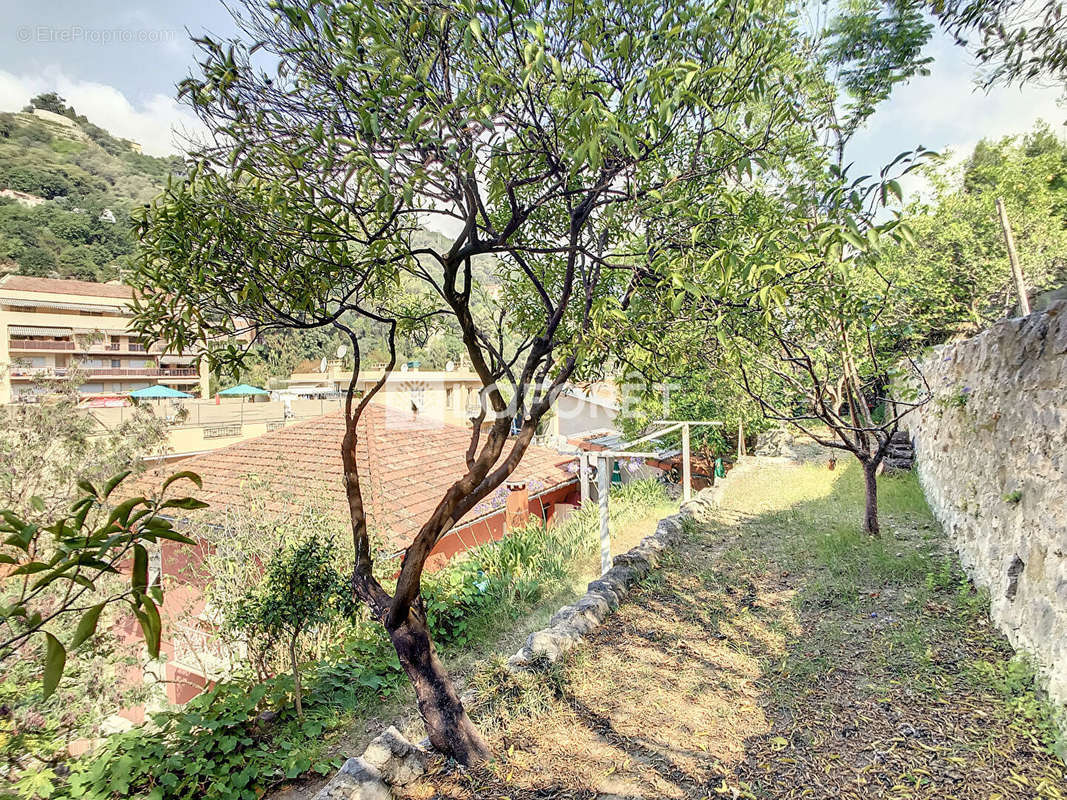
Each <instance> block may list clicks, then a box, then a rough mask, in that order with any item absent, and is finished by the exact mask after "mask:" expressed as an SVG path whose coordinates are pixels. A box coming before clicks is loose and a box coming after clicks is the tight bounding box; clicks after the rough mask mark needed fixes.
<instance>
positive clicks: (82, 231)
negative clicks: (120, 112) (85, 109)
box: [0, 92, 183, 281]
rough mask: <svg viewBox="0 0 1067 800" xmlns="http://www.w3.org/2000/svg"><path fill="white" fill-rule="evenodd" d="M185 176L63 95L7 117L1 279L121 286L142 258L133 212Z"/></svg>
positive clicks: (1, 149)
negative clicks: (136, 253) (5, 275)
mask: <svg viewBox="0 0 1067 800" xmlns="http://www.w3.org/2000/svg"><path fill="white" fill-rule="evenodd" d="M182 168H183V164H182V160H181V158H179V157H177V156H172V157H170V158H157V157H153V156H146V155H144V154H142V153H141V152H140V146H139V145H138V144H137V143H136V142H131V141H129V140H126V139H120V138H118V137H116V136H114V135H112V134H111V133H109V132H108V131H106V130H104V129H103V128H102V127H100V126H98V125H95V124H93V123H92V122H90V121H89V120H88V119H86V118H85V117H84V116H82V115H79V114H78V113H77V112H76V111H75V109H74V108H73V107H71V106H67V105H65V104H64V101H63V98H61V97H59V96H58V95H56V94H55V93H54V92H50V93H47V94H42V95H39V96H37V97H35V98H33V99H32V100H31V101H30V104H29V105H28V106H26V107H25V108H24V109H23V110H22V111H19V112H15V113H0V192H2V193H3V195H4V196H0V270H2V271H3V272H17V273H19V274H22V275H37V276H44V277H52V278H77V279H80V280H90V281H94V280H95V281H109V280H115V279H116V278H118V277H119V275H120V274H121V272H122V270H123V269H124V268H125V266H126V265H127V260H128V259H129V257H130V256H131V255H132V253H133V250H134V238H133V233H132V231H131V229H130V225H129V224H127V221H128V219H129V215H130V211H131V210H132V209H133V208H134V207H135V206H139V205H142V204H144V203H147V202H149V201H150V200H151V199H152V198H153V197H154V196H155V195H156V194H157V193H158V192H159V191H160V189H161V188H162V186H163V184H164V182H165V181H166V177H167V175H168V174H170V173H178V172H181V170H182ZM4 190H7V191H4Z"/></svg>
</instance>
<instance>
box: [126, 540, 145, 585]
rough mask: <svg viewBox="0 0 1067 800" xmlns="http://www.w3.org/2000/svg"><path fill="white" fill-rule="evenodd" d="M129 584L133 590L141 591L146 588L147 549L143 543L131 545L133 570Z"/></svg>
mask: <svg viewBox="0 0 1067 800" xmlns="http://www.w3.org/2000/svg"><path fill="white" fill-rule="evenodd" d="M130 585H131V586H132V587H133V588H134V590H135V591H138V592H143V591H144V590H145V589H147V588H148V551H147V550H146V549H145V547H144V545H143V544H135V545H134V546H133V572H132V573H131V575H130Z"/></svg>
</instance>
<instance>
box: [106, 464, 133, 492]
mask: <svg viewBox="0 0 1067 800" xmlns="http://www.w3.org/2000/svg"><path fill="white" fill-rule="evenodd" d="M131 472H132V470H126V471H124V472H120V473H119V474H118V475H116V476H115V477H113V478H112V479H111V480H109V481H108V482H107V485H106V486H105V487H104V497H108V496H109V495H110V494H111V493H112V492H113V491H115V487H116V486H118V485H119V484H120V483H122V482H123V481H124V480H126V478H128V477H129V476H130V473H131Z"/></svg>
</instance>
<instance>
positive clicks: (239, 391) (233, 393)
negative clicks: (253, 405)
mask: <svg viewBox="0 0 1067 800" xmlns="http://www.w3.org/2000/svg"><path fill="white" fill-rule="evenodd" d="M219 394H220V395H222V396H223V397H244V396H247V395H252V394H270V392H268V391H267V390H266V389H260V388H259V387H258V386H249V385H248V384H247V383H239V384H237V385H236V386H231V387H230V388H229V389H223V390H222V391H221V392H219Z"/></svg>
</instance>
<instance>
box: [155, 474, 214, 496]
mask: <svg viewBox="0 0 1067 800" xmlns="http://www.w3.org/2000/svg"><path fill="white" fill-rule="evenodd" d="M182 479H185V480H188V481H192V482H193V483H194V484H195V485H196V488H197V489H203V488H204V481H203V479H202V478H201V477H200V476H199V475H197V474H196V473H195V472H190V471H189V470H183V471H181V472H175V473H174V474H173V475H171V476H170V477H169V478H167V479H166V480H165V481H163V491H164V492H165V491H167V488H168V487H169V486H170V485H171V484H172V483H174V482H175V481H179V480H182Z"/></svg>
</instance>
